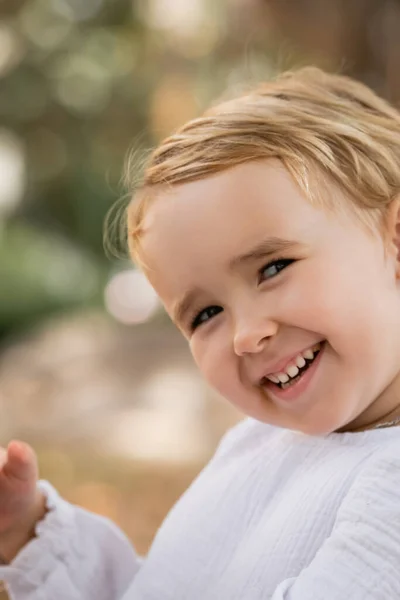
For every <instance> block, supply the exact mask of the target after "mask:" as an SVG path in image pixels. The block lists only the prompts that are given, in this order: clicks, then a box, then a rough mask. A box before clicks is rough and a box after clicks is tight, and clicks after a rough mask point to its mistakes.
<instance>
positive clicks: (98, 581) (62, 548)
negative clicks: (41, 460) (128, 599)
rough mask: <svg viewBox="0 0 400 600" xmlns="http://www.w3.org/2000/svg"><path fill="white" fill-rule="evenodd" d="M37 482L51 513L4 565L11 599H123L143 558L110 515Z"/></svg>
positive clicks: (0, 575) (1, 571)
mask: <svg viewBox="0 0 400 600" xmlns="http://www.w3.org/2000/svg"><path fill="white" fill-rule="evenodd" d="M38 485H39V487H40V488H41V489H42V491H43V492H44V493H45V495H46V498H47V508H48V513H47V515H46V516H45V518H44V519H43V520H42V521H40V522H39V523H38V524H37V526H36V536H37V537H36V538H34V539H33V540H32V541H31V542H29V543H28V544H27V545H26V546H25V547H24V548H23V549H22V550H21V552H20V553H19V554H18V555H17V557H16V558H15V559H14V561H13V562H12V563H11V564H10V565H7V566H2V567H0V580H2V581H3V582H4V583H5V586H6V588H7V591H8V593H9V596H10V598H11V600H55V599H57V600H119V599H120V598H122V597H123V595H124V593H125V592H126V590H127V589H128V588H129V586H130V584H131V583H132V581H133V579H134V577H135V575H136V573H137V572H138V570H139V568H140V565H141V559H140V558H139V557H138V556H137V554H136V552H135V550H134V548H133V546H132V545H131V544H130V542H129V541H128V539H127V538H126V537H125V536H124V534H123V533H122V532H121V531H120V530H119V529H118V527H117V526H116V525H114V524H113V523H112V522H111V521H109V520H108V519H105V518H104V517H100V516H97V515H94V514H92V513H90V512H88V511H86V510H83V509H82V508H79V507H77V506H73V505H71V504H69V503H68V502H66V501H65V500H63V499H62V498H61V497H60V496H59V495H58V493H57V492H56V491H55V489H54V488H53V487H52V486H51V485H50V484H49V483H47V482H45V481H40V482H39V484H38Z"/></svg>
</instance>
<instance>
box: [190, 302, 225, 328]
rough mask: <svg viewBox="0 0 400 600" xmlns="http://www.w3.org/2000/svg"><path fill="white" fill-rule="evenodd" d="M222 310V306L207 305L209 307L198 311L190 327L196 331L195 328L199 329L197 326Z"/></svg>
mask: <svg viewBox="0 0 400 600" xmlns="http://www.w3.org/2000/svg"><path fill="white" fill-rule="evenodd" d="M221 311H222V308H221V307H220V306H207V308H203V310H201V311H200V312H199V313H197V315H196V316H195V318H194V319H193V321H192V322H191V324H190V329H191V330H192V331H194V330H195V329H197V327H199V325H202V324H203V323H206V322H207V321H209V320H210V319H212V318H213V317H215V315H217V314H218V313H220V312H221Z"/></svg>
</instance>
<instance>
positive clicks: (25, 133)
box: [0, 0, 268, 336]
mask: <svg viewBox="0 0 400 600" xmlns="http://www.w3.org/2000/svg"><path fill="white" fill-rule="evenodd" d="M189 5H190V8H188V7H189ZM228 9H229V2H222V3H220V4H219V3H215V2H213V1H212V0H205V1H202V0H197V1H193V2H191V3H189V4H187V3H185V2H183V1H182V0H180V1H179V0H176V1H175V2H168V1H166V0H152V1H148V2H147V1H146V0H143V1H129V0H85V2H81V1H80V0H29V1H23V0H3V2H2V3H1V4H0V16H1V24H0V78H1V85H0V121H1V128H2V129H1V130H0V276H1V281H2V284H1V287H0V336H1V335H5V334H7V333H10V332H12V331H14V330H15V328H23V327H26V326H28V325H29V324H30V323H33V322H35V321H37V320H38V319H40V318H41V317H42V316H45V315H47V314H49V313H50V312H53V311H54V310H59V309H62V308H64V309H65V308H70V307H72V306H76V305H79V304H80V303H82V302H85V303H91V302H95V303H99V302H101V296H102V289H103V287H104V275H105V274H106V272H107V269H109V266H107V263H106V259H105V256H104V251H103V242H102V227H103V222H104V218H105V215H106V213H107V211H108V210H109V208H110V207H111V206H112V205H113V203H114V202H115V201H116V200H117V199H118V198H120V197H121V195H122V194H123V193H124V192H125V190H123V188H122V185H121V174H122V167H123V163H124V159H125V156H126V153H127V151H128V149H129V148H130V147H132V145H133V146H134V147H135V148H136V149H137V150H138V156H139V157H140V154H141V150H142V149H144V148H148V147H150V146H151V145H153V144H154V143H155V142H156V141H157V140H158V139H159V138H160V137H161V136H163V135H165V134H167V133H168V132H169V131H171V129H173V128H174V127H176V126H177V125H179V124H180V123H182V122H183V121H185V120H187V119H188V118H191V117H193V116H196V115H197V114H198V113H199V111H200V110H201V109H202V108H203V106H204V105H205V104H206V103H207V102H208V101H209V100H210V99H211V98H213V97H215V96H216V95H218V94H219V93H220V92H222V90H223V89H224V88H225V87H226V86H227V85H229V84H230V83H232V82H235V81H236V80H237V81H239V80H240V79H241V78H242V75H241V73H240V71H241V70H242V67H243V61H245V60H246V58H245V57H244V56H243V44H242V43H238V41H237V40H236V39H235V38H231V37H230V32H229V28H227V24H228V21H227V11H228ZM258 43H259V40H258V42H255V45H254V47H255V46H257V44H258ZM263 53H264V50H262V49H261V48H259V49H258V50H257V51H256V54H257V55H258V56H259V57H260V60H261V57H262V61H263V62H265V66H266V67H268V61H267V60H266V59H265V56H266V54H265V56H264V55H263ZM264 59H265V60H264ZM257 60H258V59H257ZM11 150H12V151H13V152H14V157H13V155H11V157H10V151H11ZM15 158H17V162H18V160H19V162H20V163H21V161H22V166H21V165H19V169H18V168H16V166H15ZM17 166H18V165H17Z"/></svg>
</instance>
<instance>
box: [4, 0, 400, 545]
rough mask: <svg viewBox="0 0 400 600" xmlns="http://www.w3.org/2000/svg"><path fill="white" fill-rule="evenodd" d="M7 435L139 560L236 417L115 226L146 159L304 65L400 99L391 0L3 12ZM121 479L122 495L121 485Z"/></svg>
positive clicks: (19, 6) (40, 0)
mask: <svg viewBox="0 0 400 600" xmlns="http://www.w3.org/2000/svg"><path fill="white" fill-rule="evenodd" d="M0 17H1V22H0V348H1V355H0V410H1V417H0V436H1V443H2V444H5V443H7V441H8V440H9V439H11V438H12V437H19V438H22V439H25V440H26V441H28V442H30V443H32V444H33V445H34V447H35V448H36V449H37V451H38V452H39V454H40V458H41V467H42V475H43V476H44V477H49V478H50V480H51V481H52V482H53V483H55V484H56V485H57V487H58V488H59V489H60V490H61V491H62V493H64V494H65V495H66V496H67V497H68V498H70V499H72V500H74V501H76V502H78V503H80V504H81V505H83V506H87V507H88V508H91V509H92V510H97V511H98V512H101V513H103V514H108V515H109V516H111V517H112V518H114V519H115V520H116V521H117V522H118V523H119V524H120V525H121V526H122V527H123V528H124V529H125V531H127V532H128V534H129V535H130V536H131V537H132V538H133V539H134V540H135V543H136V545H137V546H138V549H139V550H140V551H142V552H144V551H145V550H146V549H147V547H148V544H149V543H150V540H151V538H152V536H153V534H154V530H155V528H156V527H157V525H158V523H159V522H160V521H161V519H162V517H163V516H164V514H165V512H166V510H167V509H168V508H169V506H170V505H171V504H172V502H173V501H174V499H175V498H176V497H177V496H178V495H179V493H180V492H181V491H183V489H184V488H185V487H186V486H187V484H188V483H189V481H190V480H191V479H192V478H193V476H194V475H195V474H196V473H197V472H198V470H199V469H200V468H201V466H202V465H203V464H204V462H205V461H206V460H207V458H208V457H209V456H210V454H211V453H212V451H213V450H214V448H215V446H216V444H217V442H218V440H219V439H220V437H221V435H222V434H223V432H224V431H225V430H226V429H227V428H228V427H229V426H230V425H232V424H233V423H235V422H236V421H237V420H238V419H240V418H241V415H238V414H237V413H236V412H235V411H234V410H233V409H231V408H230V407H229V406H227V404H226V403H225V402H224V401H222V400H221V399H220V398H216V397H215V395H214V394H213V392H212V391H211V390H209V389H208V388H207V387H206V386H205V384H203V383H202V382H201V380H200V378H199V376H198V374H197V372H196V370H195V369H194V366H193V364H192V361H191V358H190V356H189V353H188V350H187V348H186V345H185V343H184V341H183V340H182V339H181V338H180V337H179V335H178V334H177V333H176V332H175V331H174V330H173V329H172V327H171V326H170V324H169V322H168V321H167V319H165V318H164V316H163V314H162V311H161V310H160V308H159V306H158V303H157V300H156V298H154V295H153V294H152V291H151V290H150V289H149V288H148V286H146V282H145V281H144V280H143V278H142V277H141V276H140V274H139V273H137V272H135V271H134V270H133V269H132V266H131V265H130V264H129V261H128V260H127V259H118V260H117V259H115V260H114V259H110V258H107V257H106V255H105V252H104V249H103V241H102V227H103V222H104V218H105V215H106V214H107V212H108V210H109V209H110V207H111V206H113V205H114V204H115V202H117V200H119V199H121V198H122V197H123V196H124V194H125V191H126V190H124V188H123V185H122V183H121V176H122V170H123V164H124V160H125V157H126V155H127V151H128V150H129V148H132V147H133V148H135V150H136V155H137V157H138V160H140V158H141V156H142V154H143V152H144V151H145V150H146V149H147V148H149V147H151V146H153V145H154V144H156V143H157V141H158V140H159V139H160V138H161V137H163V136H164V135H166V134H168V133H169V132H171V131H172V130H173V129H174V128H175V127H176V126H178V125H180V124H181V123H183V122H184V121H186V120H187V119H190V118H191V117H195V116H197V115H198V114H200V112H201V111H202V110H203V109H204V108H205V107H206V106H207V105H208V104H209V103H210V102H211V101H214V100H215V99H216V98H218V97H220V96H221V95H223V94H226V93H228V94H231V93H235V92H236V91H240V89H242V88H243V87H246V86H248V85H249V84H251V83H256V82H258V81H260V80H262V79H268V78H270V77H272V76H273V75H274V74H275V73H277V72H279V71H281V70H284V69H287V68H290V67H292V66H300V65H304V64H317V65H320V66H322V67H325V68H327V69H329V70H335V71H341V72H344V73H348V74H350V75H353V76H354V77H356V78H358V79H361V80H363V81H365V82H366V83H368V84H369V85H371V86H372V87H373V88H375V89H376V90H377V91H378V92H379V93H381V94H382V95H384V96H385V97H387V98H389V99H390V100H392V101H393V102H395V103H397V102H398V100H399V99H400V68H399V67H400V44H399V36H398V32H399V26H400V2H399V1H398V0H352V1H349V0H220V1H215V0H142V1H139V0H29V1H28V0H25V1H23V0H1V2H0ZM127 482H128V483H127Z"/></svg>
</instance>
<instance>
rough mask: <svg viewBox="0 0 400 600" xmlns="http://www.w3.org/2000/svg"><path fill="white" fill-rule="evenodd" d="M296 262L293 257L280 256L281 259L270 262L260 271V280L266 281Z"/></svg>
mask: <svg viewBox="0 0 400 600" xmlns="http://www.w3.org/2000/svg"><path fill="white" fill-rule="evenodd" d="M293 262H294V259H292V258H280V259H279V260H274V261H273V262H270V263H268V264H267V265H265V266H264V267H263V268H262V269H260V271H259V282H260V283H261V281H264V280H265V279H271V278H272V277H275V276H276V275H278V273H280V271H283V269H286V267H288V266H289V265H291V264H292V263H293Z"/></svg>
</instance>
